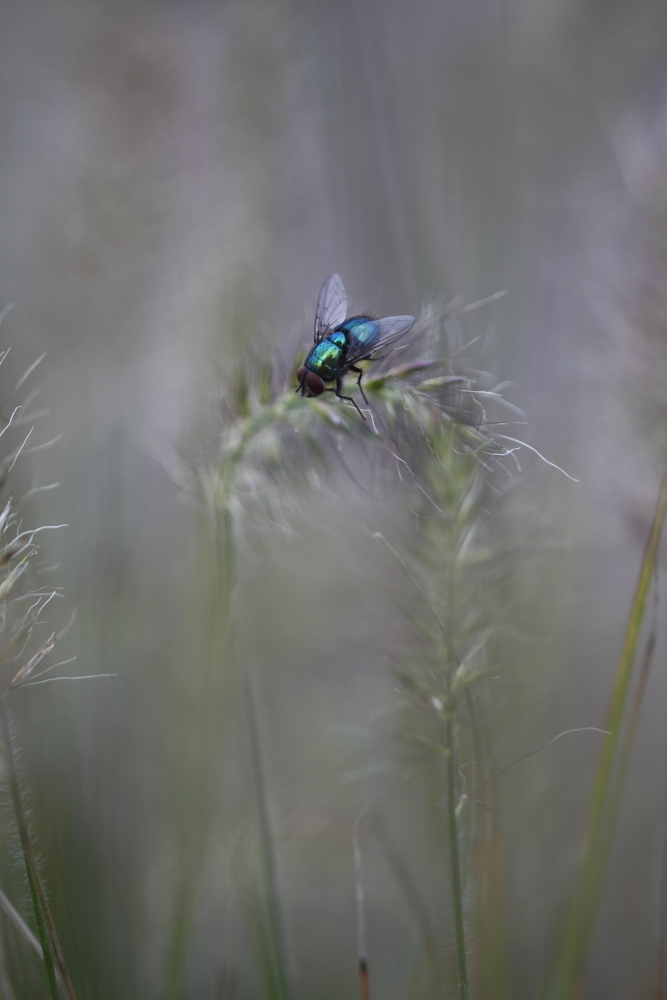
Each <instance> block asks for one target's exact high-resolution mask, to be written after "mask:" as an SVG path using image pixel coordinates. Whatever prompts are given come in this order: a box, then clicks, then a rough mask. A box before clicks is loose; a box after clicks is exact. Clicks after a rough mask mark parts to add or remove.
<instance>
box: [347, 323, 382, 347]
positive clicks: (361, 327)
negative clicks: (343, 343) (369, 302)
mask: <svg viewBox="0 0 667 1000" xmlns="http://www.w3.org/2000/svg"><path fill="white" fill-rule="evenodd" d="M338 329H339V331H340V332H341V333H343V334H345V336H346V338H347V342H348V343H349V344H350V346H355V347H356V346H357V345H358V346H360V347H363V346H364V345H366V344H367V345H368V347H369V348H370V346H371V344H372V343H373V341H374V340H376V339H377V337H378V333H379V328H378V324H377V321H376V320H374V319H371V317H370V316H350V318H349V319H346V320H345V322H344V323H341V325H340V327H339V328H338Z"/></svg>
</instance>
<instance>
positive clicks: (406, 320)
mask: <svg viewBox="0 0 667 1000" xmlns="http://www.w3.org/2000/svg"><path fill="white" fill-rule="evenodd" d="M414 322H415V318H414V316H385V318H384V319H378V320H376V321H375V324H376V326H377V331H378V332H377V336H376V337H375V338H374V339H373V340H372V342H371V343H368V341H367V342H366V343H365V344H359V345H358V346H357V345H355V346H354V348H353V349H352V350H350V351H348V353H347V357H346V361H347V363H348V364H352V365H353V364H354V363H355V362H356V361H362V360H363V359H364V358H369V357H370V356H371V354H375V353H376V352H377V351H381V350H382V348H383V347H387V346H388V345H389V344H393V343H394V341H395V340H398V339H399V337H402V336H403V334H405V333H407V332H408V330H409V329H411V327H412V326H413V325H414Z"/></svg>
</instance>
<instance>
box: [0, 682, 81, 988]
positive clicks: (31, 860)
mask: <svg viewBox="0 0 667 1000" xmlns="http://www.w3.org/2000/svg"><path fill="white" fill-rule="evenodd" d="M0 739H1V741H2V745H3V748H4V755H5V765H6V768H7V783H8V785H9V791H10V795H11V799H12V805H13V807H14V815H15V818H16V826H17V829H18V834H19V840H20V841H21V851H22V854H23V860H24V863H25V868H26V874H27V877H28V885H29V887H30V896H31V898H32V903H33V908H34V911H35V922H36V924H37V933H38V935H39V939H40V943H41V945H42V954H43V957H44V966H45V968H46V975H47V978H48V980H49V989H50V991H51V995H52V998H53V1000H59V992H58V987H57V983H56V972H55V968H54V965H53V957H52V955H53V956H55V959H56V963H57V965H58V969H59V971H60V974H61V976H62V980H63V986H64V989H65V992H66V994H67V997H68V1000H76V993H75V992H74V986H73V984H72V980H71V977H70V974H69V970H68V968H67V965H66V963H65V957H64V955H63V952H62V948H61V947H60V941H59V940H58V935H57V933H56V928H55V925H54V923H53V918H52V917H51V912H50V910H49V904H48V901H47V899H46V892H45V891H44V886H43V885H42V881H41V879H40V877H39V870H38V868H37V861H36V859H35V853H34V851H33V847H32V841H31V839H30V831H29V829H28V821H27V819H26V815H25V810H24V808H23V801H22V799H21V790H20V787H19V782H18V775H17V772H16V761H15V759H14V750H13V748H12V741H11V735H10V731H9V724H8V721H7V712H6V709H5V704H4V700H3V699H0ZM51 949H53V951H52V950H51Z"/></svg>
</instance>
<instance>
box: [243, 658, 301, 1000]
mask: <svg viewBox="0 0 667 1000" xmlns="http://www.w3.org/2000/svg"><path fill="white" fill-rule="evenodd" d="M245 696H246V706H247V712H248V733H249V738H250V758H251V764H252V772H253V783H254V787H255V798H256V803H257V811H258V814H259V834H260V844H261V851H262V862H263V868H264V885H265V888H266V903H267V915H268V932H269V940H270V955H271V966H272V969H271V974H272V987H273V994H274V996H275V997H276V998H277V1000H289V996H290V991H289V986H288V981H287V960H286V948H285V936H284V931H283V924H282V915H281V912H280V895H279V891H278V877H277V867H276V859H275V848H274V841H273V831H272V829H271V821H270V818H269V808H268V802H267V796H266V783H265V780H264V769H263V767H262V754H261V747H260V740H259V727H258V725H257V713H256V708H255V697H254V691H253V687H252V681H251V679H250V677H249V676H248V672H246V674H245Z"/></svg>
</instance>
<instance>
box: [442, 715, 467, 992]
mask: <svg viewBox="0 0 667 1000" xmlns="http://www.w3.org/2000/svg"><path fill="white" fill-rule="evenodd" d="M444 729H445V733H444V751H445V762H446V768H447V822H448V826H449V865H450V874H451V880H452V901H453V904H454V930H455V933H456V964H457V968H458V973H459V996H460V998H461V1000H468V962H467V956H466V939H465V921H464V916H463V889H462V885H461V852H460V845H459V823H458V817H457V815H456V775H455V767H454V723H453V720H452V716H451V711H450V712H448V713H447V716H446V718H445V726H444Z"/></svg>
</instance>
